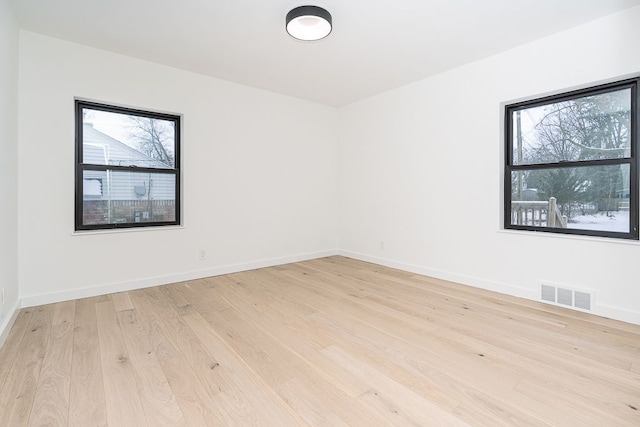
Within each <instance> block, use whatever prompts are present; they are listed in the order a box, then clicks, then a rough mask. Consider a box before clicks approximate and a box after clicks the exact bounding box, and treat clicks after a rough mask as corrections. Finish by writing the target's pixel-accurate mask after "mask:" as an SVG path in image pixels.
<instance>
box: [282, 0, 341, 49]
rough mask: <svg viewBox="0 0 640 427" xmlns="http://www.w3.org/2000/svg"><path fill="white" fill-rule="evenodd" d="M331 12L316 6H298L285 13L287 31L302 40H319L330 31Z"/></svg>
mask: <svg viewBox="0 0 640 427" xmlns="http://www.w3.org/2000/svg"><path fill="white" fill-rule="evenodd" d="M331 22H332V21H331V14H330V13H329V12H327V11H326V10H324V9H323V8H321V7H318V6H300V7H296V8H295V9H292V10H291V11H290V12H289V13H287V33H289V35H290V36H291V37H293V38H295V39H298V40H304V41H314V40H320V39H323V38H325V37H327V36H328V35H329V33H331Z"/></svg>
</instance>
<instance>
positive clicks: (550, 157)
mask: <svg viewBox="0 0 640 427" xmlns="http://www.w3.org/2000/svg"><path fill="white" fill-rule="evenodd" d="M511 124H512V129H513V135H511V136H512V140H511V144H512V148H513V151H512V156H513V157H512V164H514V165H523V164H541V163H555V162H562V161H581V160H597V159H614V158H625V157H630V156H631V149H630V146H631V143H630V141H631V140H630V138H631V135H630V133H631V89H630V88H626V89H621V90H616V91H613V92H607V93H602V94H598V95H591V96H584V97H581V98H575V99H571V100H566V101H558V102H554V103H551V104H547V105H542V106H537V107H531V108H525V109H522V110H517V111H512V114H511Z"/></svg>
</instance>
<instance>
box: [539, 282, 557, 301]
mask: <svg viewBox="0 0 640 427" xmlns="http://www.w3.org/2000/svg"><path fill="white" fill-rule="evenodd" d="M541 290H542V301H547V302H556V288H555V286H549V285H541Z"/></svg>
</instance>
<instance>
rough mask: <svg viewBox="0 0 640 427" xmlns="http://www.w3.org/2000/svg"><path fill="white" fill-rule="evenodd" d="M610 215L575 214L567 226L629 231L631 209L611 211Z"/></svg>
mask: <svg viewBox="0 0 640 427" xmlns="http://www.w3.org/2000/svg"><path fill="white" fill-rule="evenodd" d="M609 215H610V216H607V214H606V213H597V214H594V215H580V216H574V217H572V218H571V219H570V220H569V223H568V224H567V228H579V229H581V230H600V231H618V232H623V233H628V232H629V211H618V212H611V213H610V214H609Z"/></svg>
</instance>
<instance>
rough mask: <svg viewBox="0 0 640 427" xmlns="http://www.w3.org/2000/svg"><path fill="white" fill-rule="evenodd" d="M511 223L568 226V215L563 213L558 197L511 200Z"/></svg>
mask: <svg viewBox="0 0 640 427" xmlns="http://www.w3.org/2000/svg"><path fill="white" fill-rule="evenodd" d="M511 224H515V225H531V226H534V227H535V226H538V227H559V228H567V217H566V216H565V215H562V213H561V212H560V209H558V205H557V203H556V198H555V197H551V198H549V201H548V202H545V201H533V200H531V201H528V200H527V201H518V200H513V201H511Z"/></svg>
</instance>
